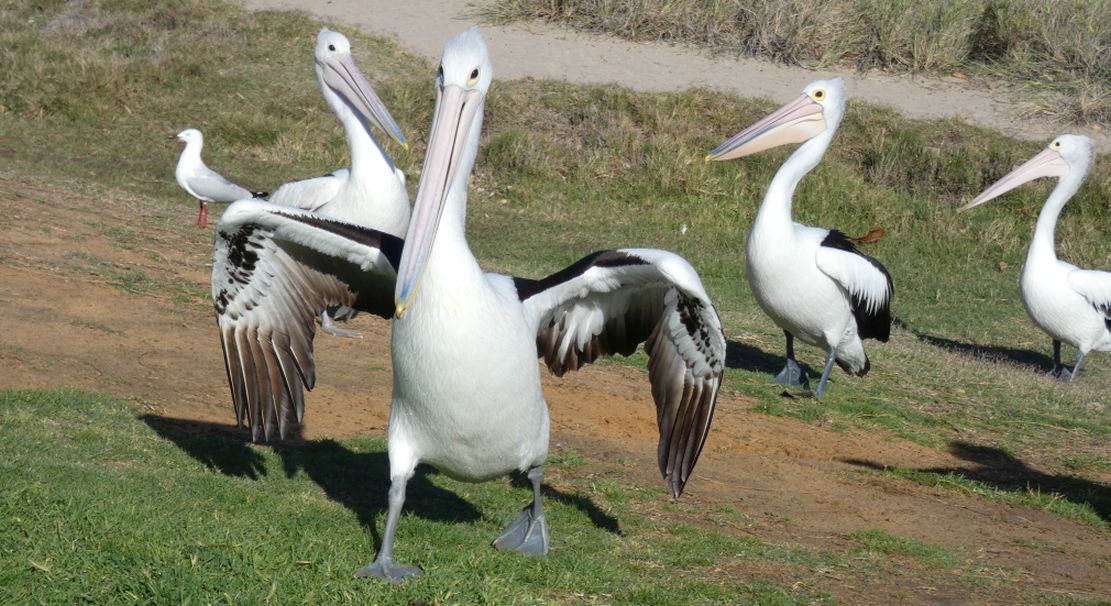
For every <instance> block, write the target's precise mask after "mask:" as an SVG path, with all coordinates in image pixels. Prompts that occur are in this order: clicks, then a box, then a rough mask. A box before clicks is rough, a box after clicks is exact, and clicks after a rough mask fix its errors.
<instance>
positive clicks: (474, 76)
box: [467, 67, 478, 85]
mask: <svg viewBox="0 0 1111 606" xmlns="http://www.w3.org/2000/svg"><path fill="white" fill-rule="evenodd" d="M477 81H478V68H477V67H476V68H474V69H472V70H471V76H470V77H469V78H467V84H468V85H473V84H474V83H475V82H477Z"/></svg>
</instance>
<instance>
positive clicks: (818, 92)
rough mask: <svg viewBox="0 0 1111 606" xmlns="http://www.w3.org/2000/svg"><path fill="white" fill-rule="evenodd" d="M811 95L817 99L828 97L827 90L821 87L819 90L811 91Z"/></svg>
mask: <svg viewBox="0 0 1111 606" xmlns="http://www.w3.org/2000/svg"><path fill="white" fill-rule="evenodd" d="M810 96H811V97H813V98H814V100H815V101H821V100H822V99H825V98H826V91H824V90H822V89H820V88H819V89H818V90H816V91H814V92H813V93H811V94H810Z"/></svg>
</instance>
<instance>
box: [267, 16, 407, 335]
mask: <svg viewBox="0 0 1111 606" xmlns="http://www.w3.org/2000/svg"><path fill="white" fill-rule="evenodd" d="M313 56H314V65H313V67H314V70H315V71H316V79H317V82H318V83H319V84H320V93H321V94H322V95H324V100H325V101H326V102H327V103H328V106H329V107H331V108H332V111H333V112H335V114H336V117H337V118H338V119H339V121H340V124H341V125H342V126H343V132H344V136H345V137H346V139H347V148H348V150H350V152H351V167H350V168H341V169H339V170H336V171H334V172H332V173H331V174H328V175H324V176H322V177H315V178H312V179H305V180H303V181H293V182H290V183H286V184H284V185H282V186H281V187H279V188H278V189H277V191H275V192H274V193H273V195H271V196H270V201H271V202H275V203H277V204H286V205H289V206H296V207H298V208H304V209H306V210H312V211H315V212H317V213H320V214H322V215H326V216H329V217H335V218H337V219H341V220H343V221H346V222H348V223H355V224H358V225H362V226H365V227H370V228H373V229H376V230H378V231H382V232H385V233H388V234H392V235H394V236H398V237H402V236H404V235H405V230H406V229H407V228H408V227H409V194H408V193H407V192H406V191H405V173H403V172H402V171H401V169H400V168H397V167H396V166H394V163H393V160H392V159H391V158H390V156H389V154H387V153H386V151H385V150H384V149H382V146H381V145H380V144H379V143H378V141H377V140H376V139H375V138H374V135H373V134H372V133H371V131H370V127H369V125H370V124H373V125H375V126H377V127H378V128H379V129H381V131H382V132H384V133H386V135H387V136H389V137H391V138H393V139H394V140H395V141H397V142H398V143H400V144H401V145H404V146H408V142H407V141H406V140H405V135H404V134H403V133H402V132H401V128H400V127H399V126H398V125H397V123H396V122H395V121H394V119H393V116H391V115H390V112H389V110H388V109H386V106H385V104H384V103H382V100H381V99H380V98H379V97H378V94H377V93H376V92H375V91H374V87H372V86H371V85H370V82H368V81H367V79H366V77H365V76H363V74H362V72H361V71H359V68H358V67H357V66H356V65H355V61H354V59H352V57H351V43H350V42H349V41H348V40H347V37H346V36H344V35H343V34H341V33H339V32H334V31H332V30H330V29H328V28H326V27H325V28H323V29H321V30H320V33H319V34H317V36H316V49H315V51H314V53H313ZM354 315H355V314H354V312H353V311H352V310H350V309H344V308H339V309H338V310H337V309H331V310H326V311H325V312H324V313H322V314H321V315H320V327H321V329H322V330H324V331H325V332H328V333H330V334H333V335H337V336H344V337H358V336H360V335H359V333H357V332H354V331H350V330H344V329H341V328H339V327H336V326H335V325H334V324H333V323H332V316H336V317H337V318H340V319H350V318H351V317H353V316H354Z"/></svg>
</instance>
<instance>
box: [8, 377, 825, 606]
mask: <svg viewBox="0 0 1111 606" xmlns="http://www.w3.org/2000/svg"><path fill="white" fill-rule="evenodd" d="M198 425H199V424H194V425H175V424H174V423H173V422H172V421H167V420H166V419H163V418H161V417H156V416H153V415H149V414H143V413H142V412H141V411H139V410H137V407H133V406H131V405H127V404H124V403H122V402H119V401H117V400H113V399H111V398H107V397H103V396H98V395H95V394H90V393H87V392H81V391H76V390H67V389H57V390H49V391H5V392H0V428H2V429H0V435H2V437H3V439H2V440H0V483H2V484H3V486H4V491H3V492H2V493H0V515H2V516H3V518H4V520H5V523H4V524H3V525H0V554H2V557H0V602H3V603H5V604H15V603H19V604H26V603H43V604H57V603H91V604H112V603H135V602H141V603H148V604H154V603H174V604H188V603H195V604H203V603H237V604H238V603H270V602H277V603H291V602H294V603H323V604H336V603H366V602H367V601H368V600H370V601H371V602H374V603H382V604H410V603H417V602H415V600H423V601H424V602H425V603H434V602H437V601H438V602H439V603H469V604H473V603H497V604H543V603H561V602H566V601H587V602H589V601H604V602H605V603H613V604H674V603H679V602H683V603H688V604H719V603H759V604H768V603H777V604H806V603H815V602H823V601H827V600H828V597H823V594H822V593H821V592H820V591H813V592H812V591H811V590H809V589H805V588H803V589H800V588H794V587H790V586H785V585H781V584H778V583H775V582H773V581H770V580H767V579H762V578H759V577H751V576H747V577H743V578H742V577H737V578H725V579H723V578H722V577H720V575H717V574H716V573H715V570H716V569H717V568H718V567H719V566H722V565H732V564H734V563H739V562H745V561H754V560H755V561H785V562H787V563H790V564H794V565H798V566H800V567H802V568H803V570H806V569H808V568H807V567H811V566H813V567H817V566H818V565H819V564H821V563H827V562H828V561H830V560H828V558H823V557H822V556H820V555H816V554H813V553H811V552H808V551H805V550H802V549H801V548H797V549H794V550H791V551H790V554H791V555H790V556H789V557H788V556H784V555H783V554H784V553H786V551H785V550H783V549H781V548H778V547H775V546H770V545H764V544H762V543H760V542H759V541H757V540H755V539H751V538H743V539H734V538H730V537H728V536H725V535H723V534H722V533H720V532H717V531H714V530H700V529H697V528H694V527H691V526H686V525H682V524H679V525H670V524H668V523H665V522H655V521H652V520H650V519H646V518H642V517H640V516H638V515H633V513H632V512H633V511H634V510H635V508H636V507H638V505H639V504H638V501H637V498H636V497H633V496H630V495H629V493H628V492H627V491H624V490H616V491H592V490H591V484H592V482H593V480H592V478H590V477H589V475H592V474H583V475H581V476H578V475H577V474H576V473H575V471H574V470H573V469H570V468H563V467H562V466H561V464H559V463H558V462H557V463H554V464H552V465H551V472H552V473H553V474H557V475H560V476H561V479H562V481H566V482H570V483H571V485H573V486H574V487H575V489H576V490H575V492H574V493H571V494H564V493H554V494H548V495H547V496H546V498H545V500H546V507H547V513H548V517H549V524H550V528H551V530H552V541H553V547H552V553H551V555H550V556H549V557H548V558H546V559H533V558H528V557H525V556H520V555H515V554H506V553H500V552H497V551H495V550H494V549H492V548H491V547H490V544H489V543H490V540H491V539H492V537H494V536H496V534H497V532H498V529H499V528H500V527H501V526H502V525H504V524H505V523H507V522H508V521H509V518H510V517H511V516H512V515H513V513H514V512H515V511H516V510H517V509H518V508H520V507H521V506H522V505H523V504H524V503H525V502H527V500H528V498H529V492H528V490H526V489H525V488H522V487H515V486H512V485H510V483H509V482H508V481H506V482H490V483H485V484H466V483H460V482H456V481H453V480H450V479H447V478H444V477H443V476H440V475H438V474H436V473H434V472H427V473H426V472H423V471H422V472H419V473H418V475H417V477H416V478H415V479H414V480H413V481H411V482H410V486H409V491H408V503H407V507H406V512H407V513H406V515H405V516H404V517H403V518H402V522H401V527H400V530H399V535H398V543H397V550H396V555H397V557H398V558H400V559H402V560H403V561H408V562H414V563H417V564H419V565H420V566H422V567H423V568H424V569H425V571H426V573H427V574H425V575H424V576H423V577H421V578H419V579H416V580H413V581H410V582H407V583H405V584H403V585H400V586H399V585H392V584H383V583H374V582H369V581H361V580H355V579H354V578H353V577H352V573H353V572H354V570H355V568H357V567H358V566H361V565H362V564H365V563H367V562H368V561H370V559H371V558H373V555H374V551H375V541H376V540H377V537H378V533H379V532H380V529H381V528H382V523H383V519H384V510H385V493H386V487H387V479H386V470H387V469H388V465H387V464H386V455H385V445H384V443H383V442H382V441H381V440H352V441H345V442H335V441H331V440H325V441H319V442H309V443H307V444H304V445H303V446H299V447H292V448H287V449H281V450H272V449H269V448H261V447H255V446H252V445H249V444H247V443H244V442H242V441H241V439H240V438H238V437H226V435H227V434H228V433H231V432H228V431H227V430H223V431H221V430H219V429H218V428H211V427H209V428H207V431H198ZM579 458H580V460H581V456H580V457H579ZM580 465H591V466H592V467H594V466H596V464H593V463H588V462H585V461H584V462H583V463H580ZM660 492H662V489H659V490H656V491H653V493H654V494H653V495H652V499H653V500H654V499H656V498H657V497H658V496H659V494H657V493H660ZM182 495H188V498H187V499H183V498H182ZM810 585H813V583H810Z"/></svg>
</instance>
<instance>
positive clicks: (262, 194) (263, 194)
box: [251, 191, 270, 200]
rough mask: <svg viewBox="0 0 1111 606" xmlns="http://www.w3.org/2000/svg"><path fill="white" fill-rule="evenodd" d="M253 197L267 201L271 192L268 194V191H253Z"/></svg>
mask: <svg viewBox="0 0 1111 606" xmlns="http://www.w3.org/2000/svg"><path fill="white" fill-rule="evenodd" d="M251 197H252V198H254V199H256V200H266V199H268V198H269V197H270V192H268V191H253V192H251Z"/></svg>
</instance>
